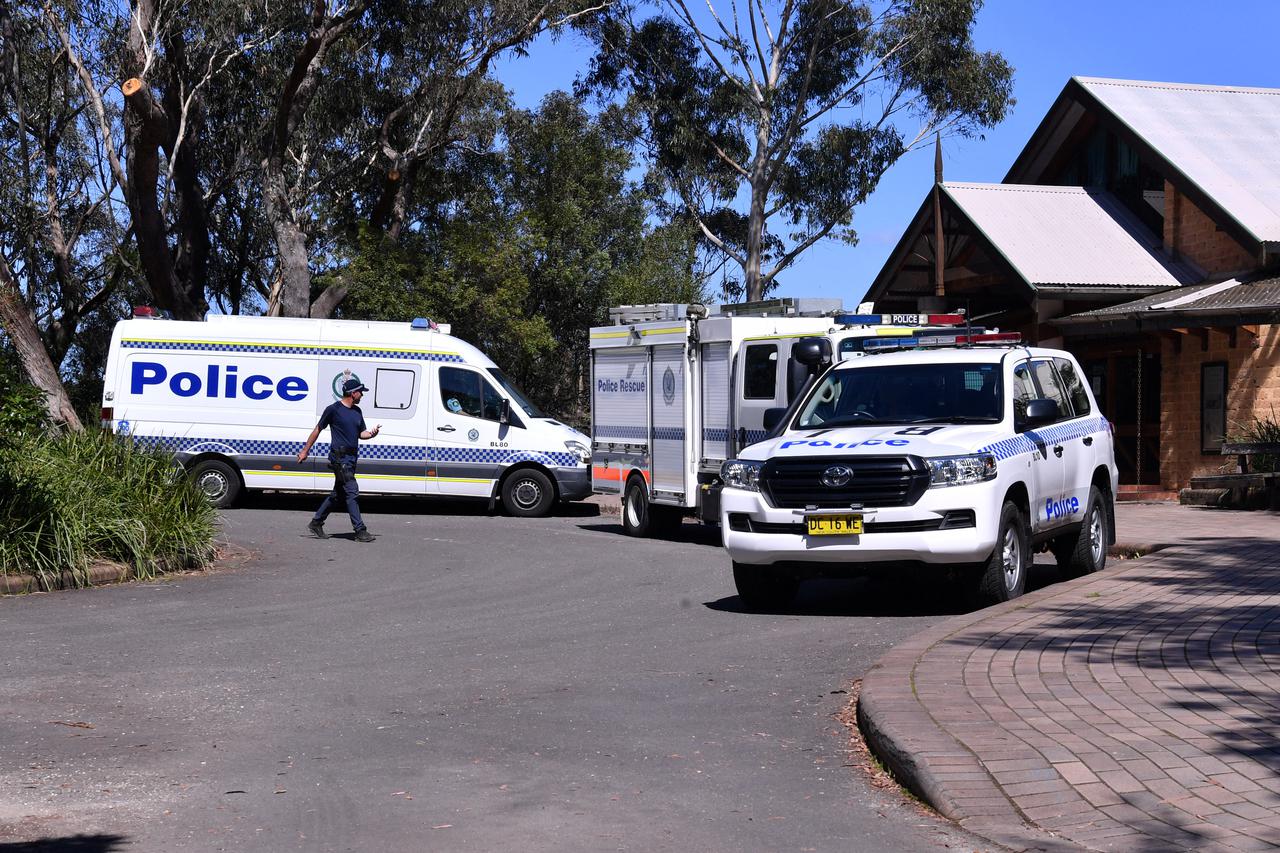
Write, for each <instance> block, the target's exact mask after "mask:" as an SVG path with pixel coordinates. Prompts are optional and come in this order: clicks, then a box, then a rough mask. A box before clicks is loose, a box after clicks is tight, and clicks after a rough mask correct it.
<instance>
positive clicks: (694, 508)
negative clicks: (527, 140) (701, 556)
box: [590, 298, 981, 536]
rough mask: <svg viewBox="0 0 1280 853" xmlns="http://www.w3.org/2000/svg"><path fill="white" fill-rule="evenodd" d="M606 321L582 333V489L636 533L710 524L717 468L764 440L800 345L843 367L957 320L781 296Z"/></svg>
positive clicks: (666, 306)
mask: <svg viewBox="0 0 1280 853" xmlns="http://www.w3.org/2000/svg"><path fill="white" fill-rule="evenodd" d="M864 307H869V306H864ZM610 320H611V323H610V325H608V326H598V327H595V328H592V329H591V332H590V335H591V337H590V342H591V388H592V391H591V448H592V462H591V479H592V487H593V489H594V490H595V492H596V493H597V494H604V495H620V496H621V497H622V524H623V528H624V529H625V530H626V532H627V533H628V534H630V535H633V536H645V535H649V534H651V533H654V532H660V531H662V530H664V529H666V528H668V527H669V526H671V525H674V524H677V523H679V522H680V521H681V520H682V519H683V517H684V516H685V515H686V514H690V513H692V514H695V515H696V516H698V517H699V518H701V519H702V520H703V521H708V522H717V523H718V521H719V505H718V496H719V484H720V468H721V465H722V463H723V462H724V461H725V460H726V459H731V458H733V456H734V455H735V454H736V453H737V452H738V451H739V450H741V449H742V448H744V447H747V446H748V445H751V444H753V443H755V442H758V441H761V440H762V439H764V438H765V436H766V435H767V434H768V430H767V427H766V425H765V423H764V417H765V413H766V412H767V411H768V410H770V409H773V408H777V407H779V406H786V405H787V404H788V403H790V402H791V400H792V399H793V398H794V397H795V395H796V394H797V393H799V392H800V390H801V389H802V388H803V387H804V383H805V381H806V380H807V379H808V378H809V375H810V373H811V372H812V371H811V369H810V368H809V367H808V366H806V365H804V364H801V363H800V362H799V361H798V360H797V359H796V358H795V352H796V349H797V347H798V346H799V344H800V342H801V341H802V340H804V339H807V338H813V337H820V338H823V339H825V340H827V341H828V342H829V343H830V346H831V349H832V352H833V353H834V356H835V358H836V359H838V360H846V359H853V358H858V357H860V356H861V355H862V354H863V351H864V348H865V346H866V344H867V342H869V341H872V340H875V339H877V338H881V337H886V338H887V337H901V336H903V335H919V334H926V333H929V332H933V331H941V330H946V329H950V328H953V327H954V326H955V325H956V324H959V323H963V322H964V316H963V315H961V314H947V315H920V314H898V315H879V314H870V313H858V314H847V313H845V312H844V311H843V308H842V306H841V302H840V300H838V299H802V298H786V299H774V300H767V301H763V302H756V303H747V304H742V305H720V306H714V307H712V308H707V307H706V306H702V305H686V304H674V303H662V304H654V305H623V306H618V307H616V308H613V309H610ZM972 331H975V332H977V331H981V330H980V329H974V330H972Z"/></svg>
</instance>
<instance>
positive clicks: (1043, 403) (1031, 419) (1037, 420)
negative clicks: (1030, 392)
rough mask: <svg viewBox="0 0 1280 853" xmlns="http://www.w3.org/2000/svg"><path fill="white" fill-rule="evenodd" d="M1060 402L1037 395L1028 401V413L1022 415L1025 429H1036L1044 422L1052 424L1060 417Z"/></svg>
mask: <svg viewBox="0 0 1280 853" xmlns="http://www.w3.org/2000/svg"><path fill="white" fill-rule="evenodd" d="M1058 416H1059V410H1058V404H1057V402H1056V401H1054V400H1049V399H1047V398H1045V397H1037V398H1036V399H1034V400H1028V401H1027V413H1026V414H1025V415H1023V416H1022V427H1023V429H1034V428H1035V427H1038V426H1041V425H1043V424H1051V423H1053V422H1054V421H1056V420H1057V419H1058Z"/></svg>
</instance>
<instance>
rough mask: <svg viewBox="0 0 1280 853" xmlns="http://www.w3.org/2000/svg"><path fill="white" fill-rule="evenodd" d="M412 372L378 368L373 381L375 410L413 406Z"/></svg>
mask: <svg viewBox="0 0 1280 853" xmlns="http://www.w3.org/2000/svg"><path fill="white" fill-rule="evenodd" d="M413 380H414V375H413V371H412V370H394V369H392V368H387V367H379V368H378V371H377V376H376V377H375V378H374V380H373V407H374V408H375V409H407V408H409V407H410V406H411V405H413Z"/></svg>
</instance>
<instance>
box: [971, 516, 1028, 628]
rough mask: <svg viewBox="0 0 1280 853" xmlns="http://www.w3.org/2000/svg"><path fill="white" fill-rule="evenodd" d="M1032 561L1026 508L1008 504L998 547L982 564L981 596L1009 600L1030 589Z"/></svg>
mask: <svg viewBox="0 0 1280 853" xmlns="http://www.w3.org/2000/svg"><path fill="white" fill-rule="evenodd" d="M1030 563H1031V548H1030V537H1029V536H1028V535H1027V524H1026V522H1025V521H1024V520H1023V518H1022V511H1021V510H1019V509H1018V507H1017V505H1016V504H1013V503H1006V504H1005V505H1004V507H1003V508H1002V509H1001V510H1000V535H999V536H998V537H997V538H996V547H995V550H994V551H992V552H991V557H990V558H989V559H988V560H987V563H986V565H985V566H983V567H982V575H981V576H980V577H979V579H978V596H979V597H980V598H981V599H982V600H983V601H984V602H985V603H990V602H997V601H1008V600H1009V599H1011V598H1017V597H1018V596H1020V595H1022V593H1023V591H1024V590H1025V589H1026V588H1027V567H1028V566H1029V565H1030Z"/></svg>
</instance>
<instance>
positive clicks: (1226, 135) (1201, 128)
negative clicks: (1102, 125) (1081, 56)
mask: <svg viewBox="0 0 1280 853" xmlns="http://www.w3.org/2000/svg"><path fill="white" fill-rule="evenodd" d="M1074 79H1075V82H1077V83H1078V84H1079V85H1080V86H1081V87H1082V88H1083V89H1084V90H1085V91H1086V92H1088V93H1089V94H1090V95H1092V96H1093V97H1094V98H1095V99H1096V100H1097V101H1098V102H1099V103H1100V104H1101V105H1102V106H1103V107H1104V108H1105V109H1106V110H1107V111H1109V112H1110V113H1111V114H1112V115H1113V116H1114V117H1115V118H1116V119H1117V120H1119V121H1120V122H1122V123H1123V124H1124V125H1125V126H1126V127H1127V128H1129V130H1131V131H1132V132H1133V133H1134V134H1135V135H1136V136H1137V137H1139V138H1140V139H1141V140H1142V141H1143V142H1145V143H1146V144H1147V145H1148V146H1150V147H1151V148H1152V149H1153V150H1155V151H1156V152H1158V153H1159V155H1160V156H1161V157H1163V158H1164V159H1165V160H1167V161H1168V162H1169V163H1170V164H1171V165H1172V166H1173V167H1174V168H1175V169H1177V170H1178V171H1179V172H1181V173H1182V174H1183V176H1185V178H1186V179H1187V180H1188V181H1190V182H1191V183H1193V184H1194V185H1195V186H1196V187H1197V188H1198V189H1199V190H1200V191H1201V192H1203V193H1204V194H1205V195H1206V196H1208V197H1209V198H1210V199H1212V200H1213V201H1214V202H1215V203H1216V204H1217V205H1218V206H1219V207H1221V208H1222V210H1223V211H1225V212H1226V213H1227V214H1228V215H1229V216H1230V217H1231V218H1233V219H1235V220H1236V221H1237V222H1238V223H1239V224H1240V225H1241V226H1242V227H1243V228H1244V229H1245V230H1247V231H1248V232H1249V233H1250V234H1252V235H1253V236H1254V238H1255V239H1257V240H1258V241H1259V242H1262V243H1280V145H1277V144H1276V140H1277V139H1280V89H1255V88H1248V87H1241V86H1199V85H1191V84H1178V83H1151V82H1144V81H1140V80H1108V79H1102V78H1094V77H1076V78H1074Z"/></svg>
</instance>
